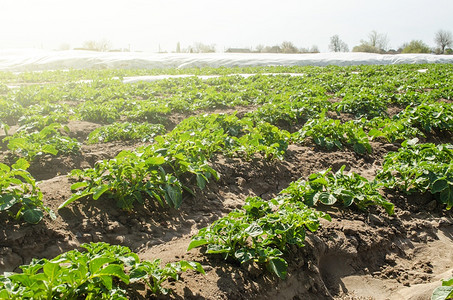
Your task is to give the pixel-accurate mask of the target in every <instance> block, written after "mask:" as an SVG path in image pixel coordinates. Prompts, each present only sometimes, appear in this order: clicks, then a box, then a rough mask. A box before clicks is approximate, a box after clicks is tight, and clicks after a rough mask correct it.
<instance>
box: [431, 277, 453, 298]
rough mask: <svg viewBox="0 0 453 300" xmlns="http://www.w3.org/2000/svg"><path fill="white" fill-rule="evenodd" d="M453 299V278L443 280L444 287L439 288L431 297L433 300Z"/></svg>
mask: <svg viewBox="0 0 453 300" xmlns="http://www.w3.org/2000/svg"><path fill="white" fill-rule="evenodd" d="M447 299H453V277H451V278H449V279H445V280H442V286H440V287H437V288H436V289H435V290H434V291H433V294H432V295H431V300H447Z"/></svg>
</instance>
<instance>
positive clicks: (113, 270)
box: [92, 265, 129, 284]
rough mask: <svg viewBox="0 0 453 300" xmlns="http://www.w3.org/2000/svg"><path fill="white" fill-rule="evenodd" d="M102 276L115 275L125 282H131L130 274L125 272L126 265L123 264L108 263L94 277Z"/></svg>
mask: <svg viewBox="0 0 453 300" xmlns="http://www.w3.org/2000/svg"><path fill="white" fill-rule="evenodd" d="M102 276H115V277H118V278H119V279H121V280H122V281H123V282H124V283H126V284H129V276H128V275H126V273H124V267H123V266H122V265H108V266H107V267H105V268H104V269H101V270H100V271H98V272H97V273H96V274H93V275H92V277H102Z"/></svg>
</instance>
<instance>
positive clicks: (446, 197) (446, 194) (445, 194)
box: [440, 188, 453, 204]
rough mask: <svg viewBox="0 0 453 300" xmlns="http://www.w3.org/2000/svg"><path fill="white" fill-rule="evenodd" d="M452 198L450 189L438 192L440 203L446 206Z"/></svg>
mask: <svg viewBox="0 0 453 300" xmlns="http://www.w3.org/2000/svg"><path fill="white" fill-rule="evenodd" d="M452 197H453V194H452V191H451V188H449V189H445V190H443V191H442V192H440V201H441V202H442V203H444V204H447V203H448V202H450V201H451V200H450V199H451V198H452Z"/></svg>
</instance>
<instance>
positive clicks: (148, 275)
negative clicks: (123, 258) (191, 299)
mask: <svg viewBox="0 0 453 300" xmlns="http://www.w3.org/2000/svg"><path fill="white" fill-rule="evenodd" d="M160 265H161V260H160V259H155V260H154V261H142V262H140V263H139V264H137V265H136V266H135V267H134V268H133V269H132V271H131V274H130V276H131V282H134V281H138V280H143V281H145V283H146V285H147V286H148V287H149V289H150V290H151V292H152V293H153V294H156V295H159V294H162V295H167V294H168V293H169V292H171V290H169V289H167V288H164V287H163V286H162V283H163V282H165V281H166V280H167V279H169V278H172V279H173V280H175V281H177V280H179V279H180V273H182V272H186V271H187V270H195V271H197V272H199V273H202V274H205V271H204V270H203V267H202V266H201V265H200V264H199V263H196V262H188V261H185V260H181V261H178V262H176V263H168V264H166V265H165V266H164V267H163V268H162V267H161V266H160Z"/></svg>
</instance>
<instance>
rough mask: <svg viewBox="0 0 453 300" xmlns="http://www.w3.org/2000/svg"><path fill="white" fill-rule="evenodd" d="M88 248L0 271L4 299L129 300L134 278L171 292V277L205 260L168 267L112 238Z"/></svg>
mask: <svg viewBox="0 0 453 300" xmlns="http://www.w3.org/2000/svg"><path fill="white" fill-rule="evenodd" d="M81 247H82V248H83V249H84V251H82V252H80V251H78V250H71V251H68V252H64V253H63V254H61V255H59V256H57V257H55V258H53V259H50V260H48V259H39V260H38V259H33V260H32V262H31V263H30V264H28V265H22V266H21V267H20V268H21V269H22V273H5V274H4V275H0V298H1V299H82V298H83V299H124V300H126V299H129V296H128V292H127V288H128V285H129V284H130V283H134V282H144V283H146V284H147V285H148V286H149V287H150V290H151V292H152V293H153V294H155V295H159V294H167V293H169V292H171V290H169V289H166V288H164V287H162V283H164V282H165V281H166V280H167V279H169V278H172V279H173V280H178V279H179V277H180V273H182V272H185V271H187V270H195V271H197V272H200V273H203V274H204V270H203V268H202V267H201V265H200V264H199V263H195V262H187V261H179V262H176V263H168V264H167V265H166V266H164V267H163V268H162V267H161V263H160V260H159V259H156V260H154V261H140V259H139V258H138V256H137V254H136V253H134V252H132V251H131V250H130V249H129V248H127V247H125V246H119V245H117V246H114V245H109V244H107V243H90V244H83V245H81Z"/></svg>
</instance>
